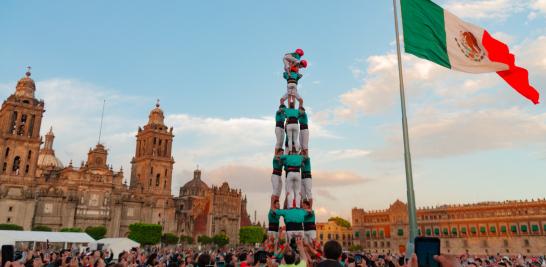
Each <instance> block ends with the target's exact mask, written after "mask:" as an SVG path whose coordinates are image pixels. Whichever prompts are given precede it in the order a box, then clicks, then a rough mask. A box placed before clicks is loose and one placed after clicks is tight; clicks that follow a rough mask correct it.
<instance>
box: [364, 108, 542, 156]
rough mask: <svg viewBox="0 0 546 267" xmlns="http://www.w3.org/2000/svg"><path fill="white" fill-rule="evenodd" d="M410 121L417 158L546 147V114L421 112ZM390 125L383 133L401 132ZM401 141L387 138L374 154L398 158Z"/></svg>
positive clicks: (396, 136)
mask: <svg viewBox="0 0 546 267" xmlns="http://www.w3.org/2000/svg"><path fill="white" fill-rule="evenodd" d="M414 117H415V119H414V120H412V121H411V122H410V136H411V145H412V153H413V154H414V155H415V156H416V157H418V158H439V157H446V156H456V155H462V154H470V153H474V152H478V151H487V150H495V149H504V148H514V147H519V146H525V145H531V144H532V145H537V144H546V140H545V139H544V136H546V113H542V114H532V113H530V112H528V111H526V110H524V109H521V108H517V107H514V108H511V109H488V110H482V111H477V112H452V113H448V114H446V113H445V112H444V111H439V110H435V109H432V108H429V109H425V110H421V111H420V112H417V113H416V114H415V116H414ZM398 127H399V126H398V125H397V126H395V125H390V126H388V127H384V128H383V132H385V133H389V132H391V133H392V132H398V131H397V130H395V129H396V128H398ZM401 148H402V141H401V138H399V135H398V134H396V135H387V145H386V146H385V147H383V148H381V149H379V150H377V151H375V152H374V153H373V154H372V157H373V158H376V159H398V158H399V157H400V153H401Z"/></svg>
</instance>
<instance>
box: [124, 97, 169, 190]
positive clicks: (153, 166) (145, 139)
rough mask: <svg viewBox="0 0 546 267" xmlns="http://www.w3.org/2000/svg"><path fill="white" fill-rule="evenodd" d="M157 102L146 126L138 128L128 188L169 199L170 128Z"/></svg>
mask: <svg viewBox="0 0 546 267" xmlns="http://www.w3.org/2000/svg"><path fill="white" fill-rule="evenodd" d="M164 119H165V116H164V115H163V110H161V108H159V100H158V101H157V104H156V105H155V108H154V109H153V110H152V111H151V112H150V115H149V117H148V124H146V125H144V129H142V128H140V127H139V128H138V133H137V135H136V138H137V141H136V151H135V156H134V157H133V160H132V161H131V165H132V168H131V187H132V188H134V189H141V190H143V192H147V193H155V194H161V195H171V181H172V171H173V164H174V159H173V157H172V155H171V153H172V151H171V148H172V144H173V137H174V135H173V128H172V127H171V128H168V127H167V126H165V123H164Z"/></svg>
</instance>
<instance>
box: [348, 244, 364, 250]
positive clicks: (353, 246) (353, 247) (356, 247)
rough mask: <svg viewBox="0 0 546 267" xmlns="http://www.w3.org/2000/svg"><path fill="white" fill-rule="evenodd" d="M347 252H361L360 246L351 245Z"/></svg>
mask: <svg viewBox="0 0 546 267" xmlns="http://www.w3.org/2000/svg"><path fill="white" fill-rule="evenodd" d="M349 251H350V252H359V251H362V246H361V245H352V246H350V247H349Z"/></svg>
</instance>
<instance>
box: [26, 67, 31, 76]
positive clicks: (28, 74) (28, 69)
mask: <svg viewBox="0 0 546 267" xmlns="http://www.w3.org/2000/svg"><path fill="white" fill-rule="evenodd" d="M30 69H32V67H30V66H27V73H25V74H26V75H27V76H30Z"/></svg>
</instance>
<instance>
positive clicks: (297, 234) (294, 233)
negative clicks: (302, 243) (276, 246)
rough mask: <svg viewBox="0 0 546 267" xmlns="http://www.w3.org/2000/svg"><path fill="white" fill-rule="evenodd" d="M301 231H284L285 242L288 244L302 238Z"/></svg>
mask: <svg viewBox="0 0 546 267" xmlns="http://www.w3.org/2000/svg"><path fill="white" fill-rule="evenodd" d="M303 235H304V233H303V230H301V231H286V242H287V243H288V244H290V240H292V238H296V237H303Z"/></svg>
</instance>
